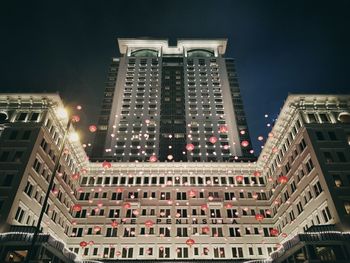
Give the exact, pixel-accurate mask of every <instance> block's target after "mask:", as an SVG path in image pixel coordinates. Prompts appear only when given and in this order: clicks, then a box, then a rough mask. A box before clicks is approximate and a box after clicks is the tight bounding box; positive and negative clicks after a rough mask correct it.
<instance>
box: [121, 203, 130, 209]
mask: <svg viewBox="0 0 350 263" xmlns="http://www.w3.org/2000/svg"><path fill="white" fill-rule="evenodd" d="M123 206H124V208H126V209H129V208H130V207H131V204H130V203H125V204H124V205H123Z"/></svg>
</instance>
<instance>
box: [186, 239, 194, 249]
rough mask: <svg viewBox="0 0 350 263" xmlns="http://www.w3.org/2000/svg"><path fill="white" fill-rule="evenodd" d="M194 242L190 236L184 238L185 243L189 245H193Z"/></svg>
mask: <svg viewBox="0 0 350 263" xmlns="http://www.w3.org/2000/svg"><path fill="white" fill-rule="evenodd" d="M194 243H196V242H194V240H193V239H191V238H189V239H187V240H186V245H188V246H189V247H191V246H193V245H194Z"/></svg>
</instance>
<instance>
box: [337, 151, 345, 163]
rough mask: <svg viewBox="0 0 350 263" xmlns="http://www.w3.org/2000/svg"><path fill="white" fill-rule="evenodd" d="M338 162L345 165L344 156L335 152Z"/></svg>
mask: <svg viewBox="0 0 350 263" xmlns="http://www.w3.org/2000/svg"><path fill="white" fill-rule="evenodd" d="M336 154H337V157H338V160H339V162H341V163H346V158H345V154H344V153H343V152H336Z"/></svg>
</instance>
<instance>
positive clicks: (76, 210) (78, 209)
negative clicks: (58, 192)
mask: <svg viewBox="0 0 350 263" xmlns="http://www.w3.org/2000/svg"><path fill="white" fill-rule="evenodd" d="M73 211H74V212H79V211H81V205H78V204H75V205H73Z"/></svg>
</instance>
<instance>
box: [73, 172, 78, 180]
mask: <svg viewBox="0 0 350 263" xmlns="http://www.w3.org/2000/svg"><path fill="white" fill-rule="evenodd" d="M79 177H80V174H79V173H74V174H72V179H73V180H78V179H79Z"/></svg>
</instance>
